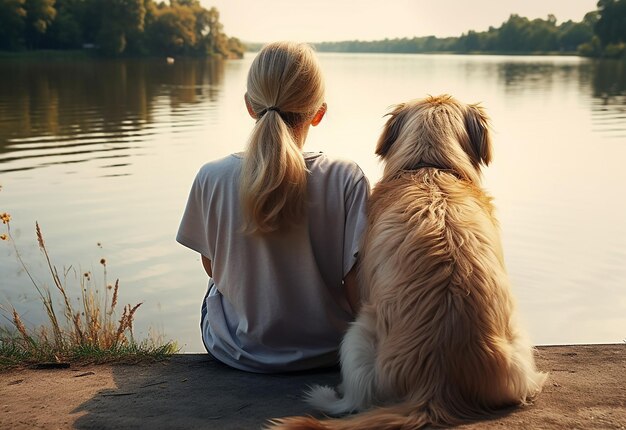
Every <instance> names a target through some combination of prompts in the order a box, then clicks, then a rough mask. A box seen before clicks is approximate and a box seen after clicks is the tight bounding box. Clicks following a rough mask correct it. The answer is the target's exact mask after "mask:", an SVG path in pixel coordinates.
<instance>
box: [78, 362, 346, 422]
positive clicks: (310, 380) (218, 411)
mask: <svg viewBox="0 0 626 430" xmlns="http://www.w3.org/2000/svg"><path fill="white" fill-rule="evenodd" d="M113 377H114V380H115V383H116V385H117V387H118V388H117V389H107V390H102V391H100V392H99V393H97V394H96V395H95V396H94V397H93V398H91V399H89V400H88V401H86V402H84V403H83V404H81V405H80V406H79V407H78V408H77V409H76V410H74V412H82V413H85V412H86V414H85V415H83V416H81V417H80V418H78V420H77V421H76V422H75V424H74V426H75V428H79V429H120V428H124V429H127V428H149V429H176V428H180V429H193V428H203V429H220V430H221V429H225V430H228V429H258V428H261V426H262V425H263V424H264V423H266V421H267V420H268V419H270V418H276V417H284V416H291V415H302V414H311V415H313V414H314V411H313V410H311V409H310V408H308V407H307V405H306V404H305V403H304V402H303V401H302V392H303V391H304V390H305V389H306V388H307V386H308V385H311V384H327V385H336V384H337V383H338V382H339V371H338V368H334V369H330V370H324V371H313V372H298V373H289V374H276V375H260V374H253V373H246V372H241V371H238V370H234V369H231V368H229V367H226V366H224V365H223V364H221V363H219V362H216V361H214V360H213V359H211V358H210V356H208V355H196V354H193V355H192V354H186V355H177V356H174V357H173V358H172V359H171V360H170V361H168V362H164V363H158V364H151V365H149V366H142V365H134V366H124V365H119V366H114V367H113Z"/></svg>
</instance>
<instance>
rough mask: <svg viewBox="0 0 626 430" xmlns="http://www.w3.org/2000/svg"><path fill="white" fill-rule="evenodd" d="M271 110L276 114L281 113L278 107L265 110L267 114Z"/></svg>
mask: <svg viewBox="0 0 626 430" xmlns="http://www.w3.org/2000/svg"><path fill="white" fill-rule="evenodd" d="M271 110H273V111H274V112H278V113H280V109H279V108H278V106H270V107H268V108H265V111H266V112H268V111H271Z"/></svg>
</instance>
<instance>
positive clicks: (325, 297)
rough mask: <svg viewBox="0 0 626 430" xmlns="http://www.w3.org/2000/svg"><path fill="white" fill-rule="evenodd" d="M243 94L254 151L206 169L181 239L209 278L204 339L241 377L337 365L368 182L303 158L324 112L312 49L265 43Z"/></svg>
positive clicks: (352, 301) (313, 156) (322, 158)
mask: <svg viewBox="0 0 626 430" xmlns="http://www.w3.org/2000/svg"><path fill="white" fill-rule="evenodd" d="M244 98H245V103H246V106H247V108H248V112H249V114H250V116H251V117H252V118H253V119H255V120H256V124H255V126H254V129H253V131H252V134H251V136H250V140H249V143H248V147H247V149H246V151H245V153H237V154H233V155H231V156H228V157H226V158H223V159H221V160H217V161H213V162H209V163H207V164H205V165H204V166H203V167H202V168H201V169H200V171H199V172H198V174H197V176H196V179H195V181H194V182H193V185H192V188H191V192H190V195H189V200H188V202H187V207H186V209H185V212H184V215H183V218H182V221H181V225H180V228H179V230H178V235H177V241H178V242H180V243H181V244H182V245H184V246H186V247H188V248H191V249H193V250H195V251H197V252H199V253H200V254H201V259H202V264H203V266H204V268H205V270H206V272H207V274H208V275H209V277H210V279H209V290H208V292H207V295H206V296H205V299H204V303H203V306H202V314H201V322H200V326H201V329H202V339H203V341H204V345H205V347H206V349H207V351H208V352H209V353H210V354H211V355H213V356H214V357H215V358H217V359H218V360H220V361H222V362H223V363H226V364H228V365H230V366H232V367H235V368H238V369H241V370H246V371H251V372H279V371H295V370H304V369H311V368H315V367H322V366H332V365H334V364H337V351H338V347H339V343H340V341H341V338H342V335H343V333H344V332H345V330H346V329H347V325H348V323H349V322H350V321H351V320H352V319H353V316H354V313H355V311H356V309H357V307H358V301H359V298H358V289H357V285H356V276H355V273H356V269H355V263H356V259H357V253H358V250H359V242H360V239H361V234H362V232H363V229H364V226H365V221H366V216H365V206H366V202H367V197H368V195H369V183H368V181H367V179H366V178H365V176H364V174H363V172H362V171H361V169H360V168H359V167H358V166H357V165H356V164H355V163H353V162H350V161H340V160H333V159H331V158H329V157H327V156H326V155H324V154H322V153H307V152H302V147H303V145H304V142H305V140H306V137H307V134H308V132H309V127H310V126H311V125H312V126H316V125H318V124H319V123H320V121H322V119H323V117H324V114H325V113H326V103H324V82H323V79H322V74H321V71H320V66H319V64H318V61H317V58H316V56H315V54H314V52H313V50H312V49H311V47H309V46H308V45H305V44H298V43H292V42H279V43H273V44H270V45H268V46H266V47H264V48H263V49H262V50H261V52H260V53H259V54H258V55H257V57H256V58H255V59H254V61H253V63H252V65H251V67H250V71H249V73H248V83H247V93H246V94H245V97H244Z"/></svg>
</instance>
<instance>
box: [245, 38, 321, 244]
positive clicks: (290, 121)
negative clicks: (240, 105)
mask: <svg viewBox="0 0 626 430" xmlns="http://www.w3.org/2000/svg"><path fill="white" fill-rule="evenodd" d="M246 102H247V103H248V104H249V108H250V109H251V110H252V111H254V113H255V117H256V118H257V122H256V125H255V127H254V129H253V131H252V134H251V136H250V140H249V142H248V147H247V149H246V152H245V154H244V160H243V166H242V171H241V178H240V188H239V195H240V198H241V204H242V208H243V214H244V226H243V231H244V232H246V233H251V234H252V233H260V234H264V233H271V232H274V231H277V230H280V229H286V228H289V227H291V226H295V225H298V224H302V223H303V221H304V220H305V217H306V205H307V195H306V190H307V175H308V170H307V167H306V163H305V161H304V157H303V155H302V152H301V145H302V144H303V143H304V142H299V141H296V136H295V134H294V132H295V131H296V130H298V129H299V128H300V127H303V126H304V125H305V123H306V122H307V121H311V119H312V118H313V116H314V115H315V113H316V112H317V110H318V109H319V108H320V106H321V105H322V103H323V102H324V83H323V79H322V75H321V71H320V68H319V65H318V63H317V59H316V57H315V54H314V52H313V50H312V48H311V47H310V46H308V45H306V44H298V43H292V42H277V43H273V44H270V45H267V46H266V47H264V48H263V49H262V50H261V52H260V53H259V54H258V55H257V57H256V58H255V59H254V61H253V62H252V65H251V66H250V71H249V73H248V91H247V93H246Z"/></svg>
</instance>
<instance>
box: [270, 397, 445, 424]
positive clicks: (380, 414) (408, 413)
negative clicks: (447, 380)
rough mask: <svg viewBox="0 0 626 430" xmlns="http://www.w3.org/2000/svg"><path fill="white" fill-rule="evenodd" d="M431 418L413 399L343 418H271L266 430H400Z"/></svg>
mask: <svg viewBox="0 0 626 430" xmlns="http://www.w3.org/2000/svg"><path fill="white" fill-rule="evenodd" d="M430 424H433V420H432V419H431V417H430V414H429V413H428V410H427V409H422V408H417V407H416V406H415V403H414V402H405V403H401V404H399V405H394V406H388V407H382V408H377V409H373V410H371V411H368V412H364V413H361V414H358V415H354V416H349V417H346V418H343V419H331V420H318V419H316V418H313V417H290V418H280V419H275V420H271V421H270V425H269V426H268V427H266V430H400V429H412V430H413V429H415V430H417V429H421V428H424V427H426V426H428V425H430Z"/></svg>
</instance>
